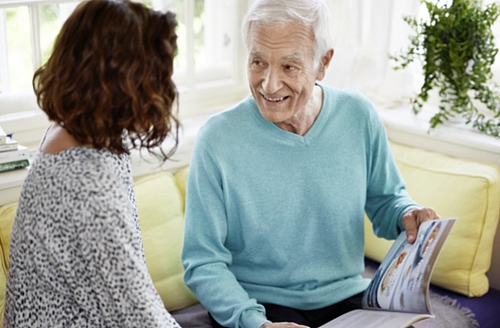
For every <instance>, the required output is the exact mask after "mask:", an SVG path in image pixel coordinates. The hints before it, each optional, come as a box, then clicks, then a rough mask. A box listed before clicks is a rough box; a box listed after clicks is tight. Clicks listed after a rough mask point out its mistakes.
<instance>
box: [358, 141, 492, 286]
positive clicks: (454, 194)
mask: <svg viewBox="0 0 500 328" xmlns="http://www.w3.org/2000/svg"><path fill="white" fill-rule="evenodd" d="M391 148H392V151H393V154H394V157H395V159H396V162H397V164H398V167H399V169H400V170H401V173H402V174H403V176H404V178H405V180H406V183H407V190H408V192H409V193H410V195H411V196H412V198H413V199H415V200H416V201H417V202H418V203H420V204H421V205H423V206H431V207H433V208H434V209H435V210H436V211H437V212H438V213H439V214H440V216H441V217H457V218H458V220H457V222H456V224H455V226H454V227H453V230H452V231H451V234H450V236H449V237H448V240H447V241H446V243H445V245H444V247H443V249H442V251H441V254H440V255H439V258H438V260H437V263H436V266H435V268H434V272H433V275H432V280H431V282H432V283H434V284H436V285H438V286H441V287H443V288H446V289H449V290H452V291H455V292H458V293H461V294H464V295H467V296H481V295H483V294H485V293H486V292H487V291H488V288H489V280H488V277H487V275H486V273H487V271H488V270H489V268H490V264H491V260H492V251H493V241H494V238H495V232H496V231H497V226H498V220H499V217H500V168H499V167H497V166H495V165H491V164H483V163H479V162H474V161H470V160H465V159H461V158H456V157H451V156H447V155H443V154H439V153H435V152H431V151H427V150H423V149H418V148H413V147H409V146H404V145H400V144H396V143H391ZM365 234H366V244H365V254H366V256H367V257H369V258H371V259H373V260H376V261H378V262H381V261H382V259H383V258H384V256H385V254H386V253H387V251H388V249H389V247H390V245H391V244H392V241H391V242H389V241H386V240H383V239H380V238H378V237H376V236H375V235H374V234H373V232H372V228H371V223H370V222H369V221H368V220H366V219H365ZM497 254H499V255H500V252H498V253H497ZM495 260H496V261H500V259H495ZM492 276H495V277H497V279H500V272H497V273H496V274H493V275H490V277H492ZM492 283H493V286H495V287H496V288H498V289H500V281H496V280H495V281H492Z"/></svg>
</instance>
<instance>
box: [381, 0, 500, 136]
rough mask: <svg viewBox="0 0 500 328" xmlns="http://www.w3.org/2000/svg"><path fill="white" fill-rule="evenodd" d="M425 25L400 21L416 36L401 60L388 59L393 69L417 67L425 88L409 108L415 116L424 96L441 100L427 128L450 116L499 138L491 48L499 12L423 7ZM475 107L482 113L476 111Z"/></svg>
mask: <svg viewBox="0 0 500 328" xmlns="http://www.w3.org/2000/svg"><path fill="white" fill-rule="evenodd" d="M422 3H423V4H425V6H426V8H427V12H428V14H429V18H428V20H425V21H424V20H423V19H420V20H417V19H416V18H413V17H405V18H404V20H405V21H406V22H407V23H408V24H409V25H410V27H411V28H412V29H413V30H414V31H415V32H416V35H414V36H411V37H410V46H409V48H408V49H407V50H406V51H405V52H404V53H402V54H400V55H398V56H391V59H392V60H394V61H396V65H397V66H396V67H395V69H403V68H405V67H406V66H408V64H410V63H411V62H413V61H414V60H415V59H420V60H421V62H422V65H423V66H422V68H423V74H424V82H423V84H422V86H421V87H420V92H419V93H418V94H417V95H416V97H415V99H413V100H412V102H413V111H414V113H415V114H417V113H418V112H420V110H421V109H422V106H423V104H424V103H425V102H427V101H428V99H429V91H431V90H437V91H438V92H439V96H440V103H439V111H438V113H437V114H435V115H434V116H433V117H432V118H431V120H430V125H431V128H434V127H436V126H437V125H438V124H442V123H443V122H445V121H448V120H449V119H450V118H452V117H455V116H459V117H460V116H461V117H463V118H464V119H465V122H466V124H470V123H472V125H473V127H474V128H476V129H478V130H479V131H482V132H484V133H486V134H488V135H492V136H496V137H500V96H499V92H498V86H497V85H496V84H495V83H493V82H492V72H491V66H492V64H493V63H494V61H495V56H496V54H497V52H498V48H496V47H495V43H494V35H493V32H492V29H491V27H492V25H493V23H494V22H495V21H496V19H497V18H498V16H499V14H500V11H499V6H498V4H497V3H492V4H489V5H487V6H483V3H482V1H481V0H453V1H446V4H443V1H440V0H438V1H437V2H436V1H433V2H431V1H424V0H422ZM478 105H480V106H483V107H484V108H487V110H485V112H486V113H487V114H488V115H485V113H484V111H481V110H478Z"/></svg>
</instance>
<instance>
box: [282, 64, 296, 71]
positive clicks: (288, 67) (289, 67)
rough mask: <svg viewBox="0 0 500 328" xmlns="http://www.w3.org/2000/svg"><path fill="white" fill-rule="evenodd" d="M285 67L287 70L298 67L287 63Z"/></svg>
mask: <svg viewBox="0 0 500 328" xmlns="http://www.w3.org/2000/svg"><path fill="white" fill-rule="evenodd" d="M285 68H286V70H288V71H294V70H296V69H297V67H295V66H292V65H286V66H285Z"/></svg>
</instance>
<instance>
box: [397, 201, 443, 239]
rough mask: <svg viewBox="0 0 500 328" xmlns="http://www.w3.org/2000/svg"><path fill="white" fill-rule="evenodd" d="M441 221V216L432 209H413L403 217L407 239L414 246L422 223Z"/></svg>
mask: <svg viewBox="0 0 500 328" xmlns="http://www.w3.org/2000/svg"><path fill="white" fill-rule="evenodd" d="M437 219H440V217H439V215H438V214H437V213H436V212H435V211H434V210H433V209H432V208H430V207H424V208H421V209H416V208H415V209H411V210H409V211H408V212H407V213H406V214H405V215H404V216H403V227H404V228H405V230H406V239H407V240H408V242H409V243H410V244H413V242H414V241H415V238H416V237H417V232H418V227H419V226H420V224H421V223H422V222H425V221H430V220H437Z"/></svg>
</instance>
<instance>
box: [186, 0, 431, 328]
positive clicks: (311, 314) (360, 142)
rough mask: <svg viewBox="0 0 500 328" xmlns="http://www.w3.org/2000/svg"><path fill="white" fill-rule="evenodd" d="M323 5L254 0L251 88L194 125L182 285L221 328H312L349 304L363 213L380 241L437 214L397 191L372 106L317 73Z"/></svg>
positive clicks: (327, 52) (324, 34) (360, 265)
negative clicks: (196, 130)
mask: <svg viewBox="0 0 500 328" xmlns="http://www.w3.org/2000/svg"><path fill="white" fill-rule="evenodd" d="M328 12H329V11H328V8H327V7H326V6H325V4H324V3H323V2H321V0H256V1H255V2H254V4H253V5H252V7H251V9H250V10H249V12H248V14H247V16H246V18H245V21H244V26H243V36H244V41H245V42H246V45H247V49H248V80H249V84H250V89H251V92H252V95H251V96H249V97H248V98H247V99H245V100H243V101H242V102H241V103H239V104H237V105H236V106H235V107H233V108H231V109H229V110H227V111H224V112H222V113H220V114H218V115H215V116H214V117H212V118H210V119H209V121H208V122H207V123H206V124H205V126H204V127H203V128H202V129H201V130H200V132H199V135H198V139H197V142H196V146H195V149H194V152H193V158H192V164H191V168H190V172H189V181H188V190H187V208H186V223H185V241H184V248H183V264H184V266H185V269H186V272H185V281H186V283H187V285H188V286H189V287H190V288H191V290H192V291H193V292H194V294H195V295H196V297H198V299H199V300H200V302H201V303H202V304H203V305H204V306H205V307H206V308H207V309H208V311H209V312H210V314H211V315H212V317H213V318H214V319H215V321H216V322H217V323H215V324H216V325H220V326H223V327H244V328H259V327H265V328H267V327H314V326H319V325H321V324H324V323H325V322H327V321H329V320H331V319H333V318H334V317H336V316H339V315H341V314H343V313H345V312H347V311H349V310H352V309H354V308H358V307H359V306H360V298H361V293H362V292H363V291H364V290H365V289H366V287H367V286H368V283H369V281H368V280H367V279H363V278H362V277H361V275H360V274H361V273H362V272H363V269H364V262H363V245H364V234H363V216H364V213H365V212H366V213H367V215H368V217H369V218H370V219H371V221H372V222H373V225H374V229H375V231H376V232H377V234H378V235H379V236H383V237H386V238H395V237H396V236H397V235H398V234H399V233H400V232H401V231H403V230H406V232H407V236H408V240H409V241H410V242H413V240H414V238H415V235H416V231H417V228H418V225H419V224H420V223H421V222H422V221H425V220H430V219H436V218H438V216H437V214H436V213H435V212H434V211H433V210H432V209H430V208H421V207H420V206H419V205H418V204H416V203H415V202H414V201H412V199H411V198H410V197H409V195H408V194H407V192H406V191H405V183H404V181H403V179H402V177H401V175H400V173H399V171H398V169H397V167H396V164H395V162H394V159H393V157H392V154H391V152H390V149H389V146H388V143H387V139H386V135H385V131H384V127H383V125H382V123H381V121H380V119H379V117H378V116H377V112H376V110H375V109H374V107H373V105H372V104H371V103H370V102H369V101H368V100H367V99H365V98H364V97H363V96H362V95H360V94H359V93H357V92H353V91H343V90H339V89H334V88H332V87H329V86H327V85H324V84H320V83H319V82H318V81H320V80H321V79H322V78H323V77H324V76H325V71H326V69H327V67H328V65H329V64H330V61H331V60H332V57H333V49H332V41H331V35H330V26H331V24H330V22H329V14H328Z"/></svg>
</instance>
